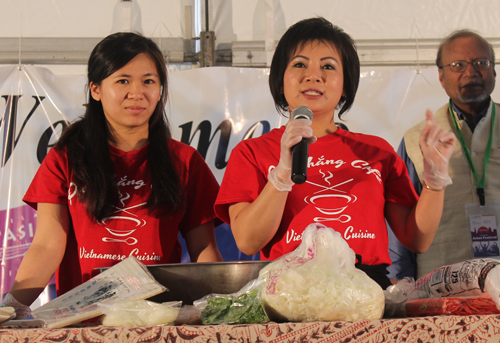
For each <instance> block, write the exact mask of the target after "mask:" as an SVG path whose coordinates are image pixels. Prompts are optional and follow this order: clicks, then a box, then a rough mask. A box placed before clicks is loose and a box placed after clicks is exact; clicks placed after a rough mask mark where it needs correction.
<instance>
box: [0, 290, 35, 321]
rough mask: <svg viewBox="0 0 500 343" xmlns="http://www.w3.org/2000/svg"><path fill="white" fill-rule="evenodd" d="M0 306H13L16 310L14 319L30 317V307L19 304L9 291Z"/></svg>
mask: <svg viewBox="0 0 500 343" xmlns="http://www.w3.org/2000/svg"><path fill="white" fill-rule="evenodd" d="M0 307H13V308H14V309H15V310H16V319H26V318H28V317H31V309H30V308H29V306H26V305H24V304H21V303H20V302H19V301H17V300H16V298H14V296H13V295H12V294H10V293H7V294H6V295H5V297H4V298H3V300H2V303H1V304H0Z"/></svg>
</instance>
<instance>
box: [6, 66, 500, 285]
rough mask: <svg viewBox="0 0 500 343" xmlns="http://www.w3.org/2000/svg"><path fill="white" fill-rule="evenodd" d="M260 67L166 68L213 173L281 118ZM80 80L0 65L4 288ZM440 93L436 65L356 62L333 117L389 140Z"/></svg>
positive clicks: (176, 127)
mask: <svg viewBox="0 0 500 343" xmlns="http://www.w3.org/2000/svg"><path fill="white" fill-rule="evenodd" d="M268 74H269V70H268V69H252V68H229V67H214V68H200V69H191V70H170V71H169V79H168V80H169V86H168V87H169V101H168V104H167V108H166V113H167V114H168V118H169V120H170V125H171V129H172V134H173V137H174V138H175V139H177V140H179V141H182V142H184V143H186V144H189V145H191V146H193V147H195V148H196V149H197V150H198V151H199V152H200V153H201V155H202V156H203V157H204V158H205V160H206V162H207V164H208V165H209V166H210V168H211V170H212V171H213V173H214V175H215V177H216V178H217V180H218V181H219V182H220V181H221V180H222V177H223V175H224V170H225V167H226V165H227V162H228V159H229V156H230V153H231V150H232V148H234V147H235V146H236V144H238V143H239V142H240V141H242V140H244V139H247V138H251V137H258V136H260V135H262V134H264V133H266V132H269V131H270V130H271V129H273V128H275V127H278V126H280V125H283V124H285V123H286V121H287V118H285V117H283V116H280V115H279V114H278V113H277V111H276V109H275V107H274V102H273V100H272V97H271V94H270V92H269V86H268ZM85 83H86V76H85V75H76V76H75V75H68V76H61V75H58V76H56V75H54V74H52V72H51V71H50V70H48V69H45V68H41V67H36V66H21V67H20V68H19V67H18V66H7V67H1V68H0V101H2V102H3V105H4V107H3V108H4V112H3V116H2V118H1V120H0V137H1V138H2V143H1V144H2V150H1V152H2V156H1V157H2V158H1V170H0V238H1V240H2V245H0V257H1V261H2V264H1V271H0V272H1V284H0V291H1V294H4V293H6V292H8V290H9V289H10V287H11V285H12V282H13V280H14V277H15V274H16V271H17V268H18V266H19V263H20V262H21V259H22V256H23V255H24V253H25V252H26V250H27V249H28V247H29V245H30V243H31V241H32V239H33V236H34V233H35V230H36V211H34V210H33V209H31V208H30V207H29V206H27V205H26V204H24V203H23V202H22V198H23V196H24V193H25V192H26V190H27V188H28V186H29V184H30V183H31V180H32V178H33V176H34V175H35V173H36V171H37V169H38V167H39V166H40V163H41V162H42V161H43V158H44V157H45V156H46V154H47V152H48V150H49V149H50V148H51V147H52V146H53V145H54V143H55V142H56V141H57V139H58V137H59V136H60V134H61V132H62V130H63V129H64V128H65V127H66V126H67V125H68V124H69V123H70V122H72V121H74V120H76V119H77V118H78V117H79V116H80V115H82V114H83V112H84V107H83V104H85V103H86V93H85ZM493 98H494V99H495V95H494V94H493ZM497 98H498V97H497ZM446 102H447V96H446V94H445V92H444V91H443V90H442V88H441V85H440V83H439V80H438V73H437V69H436V68H435V67H433V68H429V69H422V70H415V69H409V68H408V69H387V68H386V69H384V68H378V69H367V68H363V69H362V75H361V81H360V87H359V91H358V94H357V97H356V101H355V104H354V106H353V107H352V109H351V110H350V111H349V112H347V113H345V114H344V116H343V120H341V121H340V120H338V119H337V120H336V122H337V123H338V124H342V125H343V126H344V127H345V128H347V129H348V130H350V131H355V132H362V133H366V134H372V135H377V136H381V137H383V138H385V139H386V140H387V141H389V143H390V144H392V145H393V146H394V147H395V148H397V145H398V144H399V142H400V140H401V138H402V136H403V133H404V131H405V130H406V129H408V128H409V127H411V126H412V125H414V124H416V123H417V122H419V121H421V120H423V119H424V118H425V115H424V113H425V110H426V109H427V108H429V109H431V110H433V111H435V110H436V109H437V108H439V107H440V106H442V105H444V104H445V103H446ZM332 149H335V147H332ZM216 235H217V240H218V242H219V248H220V250H221V253H222V254H223V257H224V259H225V260H234V259H240V258H245V257H242V256H241V255H240V254H239V252H238V250H237V248H236V245H235V244H234V239H233V238H232V235H231V232H230V229H229V228H228V227H227V226H226V227H222V228H220V229H219V228H218V229H217V231H216ZM221 241H223V242H229V243H227V244H226V243H224V244H220V242H221ZM235 256H236V257H235Z"/></svg>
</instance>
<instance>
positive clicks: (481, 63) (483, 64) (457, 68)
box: [439, 58, 492, 73]
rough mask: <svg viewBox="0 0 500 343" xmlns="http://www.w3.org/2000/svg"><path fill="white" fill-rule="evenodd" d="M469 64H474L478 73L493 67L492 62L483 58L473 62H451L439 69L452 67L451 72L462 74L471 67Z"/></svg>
mask: <svg viewBox="0 0 500 343" xmlns="http://www.w3.org/2000/svg"><path fill="white" fill-rule="evenodd" d="M469 64H472V66H473V67H474V69H476V70H477V71H482V70H488V69H489V68H490V66H491V64H492V63H491V61H489V60H487V59H485V58H481V59H478V60H475V61H472V62H467V61H454V62H451V63H450V64H446V65H444V66H441V67H439V69H443V68H444V67H450V69H451V71H453V72H455V73H462V72H464V71H465V70H466V69H467V67H469Z"/></svg>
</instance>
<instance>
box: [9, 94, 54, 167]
mask: <svg viewBox="0 0 500 343" xmlns="http://www.w3.org/2000/svg"><path fill="white" fill-rule="evenodd" d="M21 97H22V95H2V98H4V99H5V112H4V115H3V117H2V118H1V119H0V129H1V128H2V126H3V140H2V143H3V146H2V168H3V167H4V166H5V165H6V164H7V162H8V161H9V158H10V156H11V155H12V153H13V152H14V149H15V148H16V145H17V142H18V141H19V138H20V137H21V134H22V132H23V130H24V127H25V126H26V124H27V123H28V120H29V119H30V118H31V116H32V115H33V113H35V111H36V109H37V108H38V106H39V105H40V103H41V102H42V101H43V99H45V97H44V96H36V95H33V96H32V98H33V99H35V104H34V105H33V108H32V109H31V111H30V113H28V115H27V116H26V118H25V119H24V121H23V125H22V126H21V129H20V130H19V133H18V135H17V137H16V123H17V108H18V106H17V105H18V103H19V98H21Z"/></svg>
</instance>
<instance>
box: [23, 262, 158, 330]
mask: <svg viewBox="0 0 500 343" xmlns="http://www.w3.org/2000/svg"><path fill="white" fill-rule="evenodd" d="M165 290H167V288H166V287H164V286H162V285H161V284H159V283H158V282H157V281H156V280H155V279H154V277H153V276H152V275H151V273H150V272H149V271H148V269H147V268H146V266H145V265H144V264H142V263H141V262H140V261H139V260H138V259H137V258H135V257H134V256H131V257H128V258H126V259H125V260H123V261H121V262H120V263H118V264H115V265H114V266H112V267H110V268H109V269H106V270H105V271H104V272H102V273H100V274H98V275H97V276H95V277H93V278H92V279H90V280H88V281H87V282H84V283H83V284H81V285H80V286H77V287H75V288H73V289H72V290H71V291H69V292H67V293H65V294H63V295H61V296H59V297H57V298H55V299H54V300H52V301H49V302H48V303H47V304H45V305H43V306H40V307H38V308H36V309H35V310H33V318H35V319H39V320H43V321H45V322H46V323H47V327H48V328H60V327H64V326H67V325H71V324H74V323H78V322H81V321H83V320H87V319H90V318H94V317H98V316H100V315H102V311H101V308H100V307H99V306H98V304H99V303H108V304H113V303H118V302H123V301H127V300H141V299H147V298H150V297H152V296H154V295H156V294H159V293H162V292H164V291H165Z"/></svg>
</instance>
